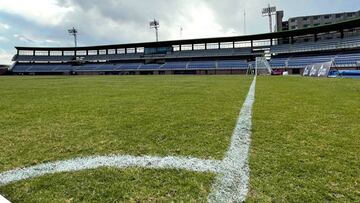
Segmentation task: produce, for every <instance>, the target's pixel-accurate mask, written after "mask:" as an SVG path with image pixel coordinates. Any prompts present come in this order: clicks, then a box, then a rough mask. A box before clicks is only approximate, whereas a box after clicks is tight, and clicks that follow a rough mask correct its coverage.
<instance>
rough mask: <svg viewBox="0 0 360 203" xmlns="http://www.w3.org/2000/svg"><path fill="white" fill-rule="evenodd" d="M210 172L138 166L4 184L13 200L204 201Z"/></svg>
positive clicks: (2, 189) (4, 190)
mask: <svg viewBox="0 0 360 203" xmlns="http://www.w3.org/2000/svg"><path fill="white" fill-rule="evenodd" d="M213 176H214V175H211V174H195V173H190V172H185V171H174V170H166V171H162V170H160V171H156V170H140V169H127V170H118V169H111V168H110V169H97V170H88V171H81V172H76V173H62V174H56V175H47V176H43V177H40V178H36V179H32V180H28V181H22V182H19V183H16V184H12V185H9V186H5V187H4V188H1V189H0V191H1V192H2V193H3V194H5V196H6V197H9V199H11V200H12V202H13V203H16V202H27V203H31V202H34V203H35V202H59V203H60V202H61V203H64V202H172V201H176V202H206V200H207V196H208V193H209V191H210V189H211V184H212V181H213Z"/></svg>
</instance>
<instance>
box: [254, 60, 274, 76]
mask: <svg viewBox="0 0 360 203" xmlns="http://www.w3.org/2000/svg"><path fill="white" fill-rule="evenodd" d="M271 73H272V69H271V66H270V64H269V62H268V61H267V59H266V58H265V57H257V58H256V61H255V74H256V75H271Z"/></svg>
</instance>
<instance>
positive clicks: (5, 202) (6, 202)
mask: <svg viewBox="0 0 360 203" xmlns="http://www.w3.org/2000/svg"><path fill="white" fill-rule="evenodd" d="M0 203H11V202H9V200H7V199H5V197H3V196H1V195H0Z"/></svg>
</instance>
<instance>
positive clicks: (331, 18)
mask: <svg viewBox="0 0 360 203" xmlns="http://www.w3.org/2000/svg"><path fill="white" fill-rule="evenodd" d="M283 17H284V11H278V12H277V13H276V22H277V26H276V29H277V31H285V30H296V29H303V28H309V27H316V26H321V25H329V24H333V23H338V22H341V21H346V20H350V19H353V18H359V17H360V11H357V12H344V13H330V14H323V15H312V16H300V17H293V18H289V20H288V21H283Z"/></svg>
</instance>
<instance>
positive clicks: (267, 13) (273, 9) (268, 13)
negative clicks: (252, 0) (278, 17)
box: [262, 4, 276, 32]
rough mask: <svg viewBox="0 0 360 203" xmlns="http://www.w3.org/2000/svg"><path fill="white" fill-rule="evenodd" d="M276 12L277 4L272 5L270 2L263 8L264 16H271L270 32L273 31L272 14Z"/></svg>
mask: <svg viewBox="0 0 360 203" xmlns="http://www.w3.org/2000/svg"><path fill="white" fill-rule="evenodd" d="M275 14H276V7H275V6H270V4H269V5H268V7H266V8H263V10H262V15H263V17H267V16H268V17H269V25H270V32H272V16H273V15H275Z"/></svg>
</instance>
